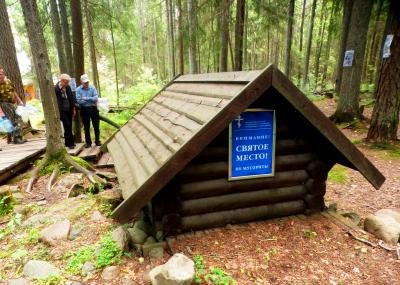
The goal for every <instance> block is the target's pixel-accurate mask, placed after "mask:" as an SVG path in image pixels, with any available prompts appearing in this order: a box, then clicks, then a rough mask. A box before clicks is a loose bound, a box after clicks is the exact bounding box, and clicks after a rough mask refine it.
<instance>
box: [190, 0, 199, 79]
mask: <svg viewBox="0 0 400 285" xmlns="http://www.w3.org/2000/svg"><path fill="white" fill-rule="evenodd" d="M187 11H188V26H189V73H198V72H199V70H198V62H197V56H198V55H197V31H196V27H197V0H188V1H187Z"/></svg>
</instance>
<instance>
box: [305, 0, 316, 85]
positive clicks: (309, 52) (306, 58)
mask: <svg viewBox="0 0 400 285" xmlns="http://www.w3.org/2000/svg"><path fill="white" fill-rule="evenodd" d="M316 6H317V0H313V3H312V8H311V18H310V28H309V31H308V40H307V51H306V57H305V60H304V78H303V88H304V87H305V86H306V84H307V82H308V67H309V64H310V54H311V46H312V37H313V30H314V18H315V8H316Z"/></svg>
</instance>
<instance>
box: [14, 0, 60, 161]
mask: <svg viewBox="0 0 400 285" xmlns="http://www.w3.org/2000/svg"><path fill="white" fill-rule="evenodd" d="M20 2H21V7H22V12H23V14H24V20H25V26H26V30H27V32H28V39H29V43H30V47H31V52H32V57H33V63H34V66H35V70H36V76H37V79H38V81H39V88H40V94H41V100H42V105H43V111H44V118H45V124H46V139H47V147H46V154H47V155H48V156H50V157H55V156H58V155H60V153H62V152H65V149H64V144H63V142H62V140H61V124H60V118H59V112H58V106H57V102H56V96H55V95H54V85H53V76H52V73H51V67H50V60H49V56H48V54H47V47H46V42H45V39H44V36H43V31H42V25H41V23H40V21H39V19H40V17H39V13H38V8H37V5H36V1H35V0H21V1H20Z"/></svg>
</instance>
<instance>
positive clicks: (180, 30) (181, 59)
mask: <svg viewBox="0 0 400 285" xmlns="http://www.w3.org/2000/svg"><path fill="white" fill-rule="evenodd" d="M189 2H190V0H189V1H188V11H190V12H192V9H191V8H192V5H193V3H190V5H189ZM176 3H177V7H178V37H179V39H178V44H179V72H178V73H179V74H184V73H185V61H184V54H183V21H182V17H183V9H182V0H177V2H176ZM189 6H190V7H189ZM189 8H190V9H189ZM188 18H189V21H190V19H192V17H191V16H190V14H189V15H188ZM190 25H191V23H190V22H189V29H190V28H191V26H190ZM192 29H193V28H192ZM189 34H190V32H189ZM189 57H190V51H189ZM190 64H191V63H190V59H189V65H190Z"/></svg>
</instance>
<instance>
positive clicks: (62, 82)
mask: <svg viewBox="0 0 400 285" xmlns="http://www.w3.org/2000/svg"><path fill="white" fill-rule="evenodd" d="M70 81H71V77H70V76H69V75H68V74H61V75H60V77H59V81H58V83H57V84H56V86H55V87H54V90H55V92H56V96H57V105H58V111H59V112H60V120H61V122H62V124H63V128H64V140H65V146H66V147H68V148H70V149H73V148H74V147H75V143H74V135H73V134H72V117H73V116H75V99H74V95H73V94H72V91H71V87H70V86H69V82H70Z"/></svg>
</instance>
